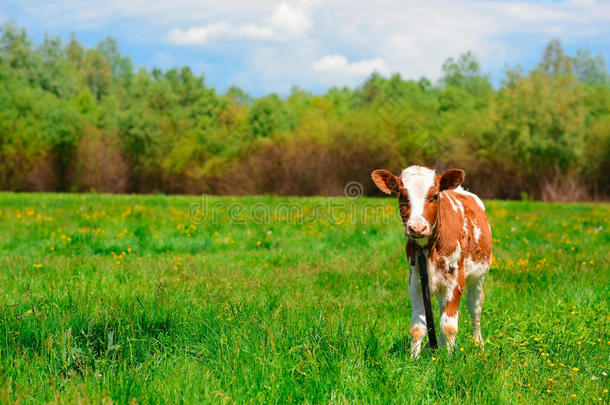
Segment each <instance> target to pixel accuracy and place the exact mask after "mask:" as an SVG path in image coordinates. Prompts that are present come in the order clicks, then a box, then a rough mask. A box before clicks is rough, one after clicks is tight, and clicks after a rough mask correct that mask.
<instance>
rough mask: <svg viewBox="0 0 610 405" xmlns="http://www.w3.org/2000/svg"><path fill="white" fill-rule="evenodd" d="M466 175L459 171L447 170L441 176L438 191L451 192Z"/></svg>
mask: <svg viewBox="0 0 610 405" xmlns="http://www.w3.org/2000/svg"><path fill="white" fill-rule="evenodd" d="M464 177H466V173H464V171H463V170H461V169H449V170H447V171H446V172H445V173H443V174H442V175H441V180H440V187H441V190H440V191H445V190H453V189H454V188H456V187H457V186H459V185H460V184H462V182H463V181H464Z"/></svg>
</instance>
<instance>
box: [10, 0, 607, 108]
mask: <svg viewBox="0 0 610 405" xmlns="http://www.w3.org/2000/svg"><path fill="white" fill-rule="evenodd" d="M96 3H97V4H94V3H93V4H92V2H86V1H77V0H66V1H61V2H58V1H49V0H47V1H42V0H19V1H17V0H0V21H4V20H7V19H13V20H15V21H17V22H18V24H20V25H21V26H23V27H25V28H26V29H27V31H28V33H29V35H30V36H31V37H33V38H34V40H35V41H36V42H37V43H39V42H40V41H42V39H43V38H44V35H45V33H47V34H49V35H51V36H60V37H62V38H64V39H67V38H68V37H69V35H70V33H71V32H74V33H75V34H76V35H77V37H78V38H79V39H80V41H81V42H82V43H83V44H85V45H86V46H94V45H95V44H96V43H97V42H98V41H99V40H100V39H102V38H104V37H106V36H108V35H110V36H112V37H113V38H115V39H116V40H118V42H119V44H120V47H121V51H122V52H123V53H124V54H128V55H130V56H131V57H132V59H133V61H134V63H135V64H136V65H137V66H145V67H147V68H151V67H154V66H157V67H160V68H163V69H168V68H171V67H175V66H184V65H188V66H190V67H191V68H192V69H193V70H194V71H195V72H196V73H198V74H201V73H203V74H205V77H206V81H207V83H208V84H210V85H212V86H214V87H216V88H217V89H219V90H220V91H222V90H224V89H226V87H227V86H229V85H231V84H236V85H238V86H240V87H242V88H243V89H244V90H246V91H247V92H249V93H251V94H252V95H255V96H258V95H261V94H265V93H269V92H277V93H280V94H283V95H285V94H287V93H288V92H289V91H290V88H291V86H292V85H297V86H300V87H302V88H304V89H307V90H311V91H313V92H322V91H324V90H326V89H327V88H329V87H331V86H333V85H339V86H342V85H348V86H357V85H359V84H360V83H362V82H363V81H364V80H365V79H366V77H367V76H368V75H369V74H370V73H371V72H372V71H374V70H375V71H378V72H379V73H381V74H383V75H389V74H391V73H394V72H399V73H400V74H401V75H402V76H403V77H405V78H413V79H418V78H419V77H421V76H426V77H428V78H430V79H432V80H435V79H437V78H438V77H439V74H440V68H441V65H442V63H443V61H444V60H445V59H446V58H448V57H450V56H458V55H459V54H460V53H463V52H466V51H469V50H470V51H473V52H474V53H475V54H476V55H477V56H478V58H479V60H480V61H481V65H482V68H483V70H484V71H485V72H486V73H489V74H490V75H491V77H492V79H493V81H494V83H496V84H497V83H499V81H500V80H501V78H502V77H503V71H504V69H505V68H506V67H507V66H514V65H516V64H519V65H521V66H522V67H523V68H525V69H530V68H532V67H533V66H535V64H536V63H537V62H538V61H539V59H540V56H541V54H542V51H543V48H544V46H545V45H546V43H548V41H549V40H550V39H552V38H559V39H560V40H561V41H562V43H563V45H564V47H565V49H566V51H567V52H568V53H569V54H574V53H575V52H576V50H577V49H579V48H588V49H590V50H591V51H592V52H593V53H594V54H602V55H604V57H605V58H606V60H607V61H609V60H610V1H595V0H567V1H525V0H520V1H519V0H516V1H513V0H497V1H480V0H451V1H449V0H430V1H410V0H402V1H395V0H375V1H371V0H367V1H362V0H329V1H319V0H297V1H267V0H260V1H252V0H249V1H243V0H230V1H207V0H156V1H152V0H105V1H100V2H96Z"/></svg>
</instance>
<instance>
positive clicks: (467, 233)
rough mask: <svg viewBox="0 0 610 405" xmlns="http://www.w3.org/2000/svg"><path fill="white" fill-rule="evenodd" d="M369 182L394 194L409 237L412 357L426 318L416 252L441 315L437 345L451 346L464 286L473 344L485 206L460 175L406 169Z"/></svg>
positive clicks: (486, 244) (484, 267) (486, 235)
mask: <svg viewBox="0 0 610 405" xmlns="http://www.w3.org/2000/svg"><path fill="white" fill-rule="evenodd" d="M371 176H372V178H373V181H374V182H375V184H376V185H377V187H379V189H380V190H381V191H383V192H384V193H386V194H394V195H397V196H398V204H399V208H400V215H401V217H402V222H403V224H404V226H405V235H406V236H407V237H408V242H407V246H406V252H407V258H408V260H409V263H410V267H411V274H410V277H409V297H410V298H411V306H412V318H411V337H412V340H411V357H412V358H417V357H418V356H419V351H420V348H421V343H422V340H423V338H424V336H425V335H426V330H427V328H426V317H425V313H424V303H423V297H422V289H421V281H420V277H419V269H418V267H417V263H416V260H415V250H416V249H417V247H418V246H419V247H421V248H422V249H423V252H424V254H425V256H426V258H427V264H428V266H427V267H428V280H429V281H428V282H429V287H430V289H429V291H430V293H435V294H436V297H437V299H438V306H439V310H440V312H441V318H440V328H441V336H440V342H441V344H445V345H447V347H448V349H449V350H451V348H452V347H453V346H454V345H455V339H456V335H457V330H458V307H459V305H460V299H461V298H462V293H464V289H465V287H466V286H468V312H470V317H471V319H472V329H473V330H472V333H473V339H474V340H475V342H477V343H478V344H480V345H481V346H482V345H483V338H482V337H481V325H480V322H481V308H482V304H483V279H484V278H485V275H486V274H487V271H488V270H489V267H490V265H491V227H490V225H489V221H488V220H487V216H486V215H485V206H484V205H483V202H482V201H481V200H480V199H479V197H477V196H476V195H474V194H472V193H470V192H468V191H466V190H464V189H463V188H462V187H460V184H462V181H464V171H463V170H459V169H451V170H447V171H446V172H445V173H443V174H442V175H440V176H439V175H437V174H436V172H435V171H434V170H431V169H428V168H425V167H420V166H411V167H409V168H407V169H404V170H403V171H402V173H401V175H400V176H394V175H393V174H392V173H391V172H389V171H387V170H375V171H374V172H373V173H372V174H371Z"/></svg>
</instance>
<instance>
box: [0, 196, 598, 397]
mask: <svg viewBox="0 0 610 405" xmlns="http://www.w3.org/2000/svg"><path fill="white" fill-rule="evenodd" d="M486 204H487V210H488V215H489V217H490V220H491V224H492V230H493V236H494V263H493V266H492V270H491V272H490V274H489V275H488V277H487V279H486V282H485V295H486V297H485V303H484V306H483V316H482V330H483V336H484V339H485V344H486V346H485V351H484V352H481V350H480V349H479V348H478V347H477V346H475V344H474V343H473V342H472V341H471V339H470V332H471V328H470V320H469V317H468V315H467V311H465V307H464V306H462V308H460V330H459V332H458V342H457V346H456V349H455V351H454V352H453V353H451V354H448V353H447V352H446V351H443V350H441V351H438V352H435V353H431V352H429V351H427V350H426V351H423V352H422V356H421V358H420V359H419V360H417V361H411V360H410V359H409V349H408V348H409V341H410V336H409V326H410V304H409V300H408V291H407V276H408V265H407V262H406V260H405V255H404V244H405V239H404V236H403V229H402V225H401V224H400V221H399V218H398V215H397V212H396V210H395V208H396V207H395V205H396V202H395V201H394V199H390V198H388V199H381V198H377V199H375V198H357V199H348V198H337V199H332V200H330V199H326V198H279V197H237V198H231V197H211V198H209V199H206V200H205V201H203V202H202V199H201V198H198V197H181V196H172V197H168V196H163V195H159V196H120V195H97V194H86V195H79V194H14V193H2V194H0V250H1V252H2V254H1V255H0V288H1V291H2V294H0V308H2V311H1V314H0V319H1V321H0V401H1V402H3V403H13V402H17V403H43V402H44V403H49V402H50V403H66V402H78V403H87V402H104V403H108V402H110V400H111V401H112V402H116V403H200V402H208V403H210V402H211V403H219V402H220V403H223V402H226V403H236V402H237V403H242V402H255V403H258V402H265V403H267V402H298V403H303V402H307V403H326V402H341V403H345V402H347V403H354V402H366V403H388V402H399V403H405V402H406V403H458V402H463V401H467V402H469V403H490V404H497V403H528V404H530V403H566V402H573V403H608V402H609V394H608V388H610V381H609V379H608V373H610V334H609V330H610V311H609V309H610V308H609V307H610V290H609V288H610V271H609V262H610V253H609V249H608V247H609V246H610V230H609V225H610V224H609V218H610V205H608V204H545V203H538V202H514V201H513V202H508V201H487V202H486ZM199 205H202V206H205V207H206V210H205V212H206V213H207V215H206V216H205V217H203V216H202V215H201V212H199V211H200V208H201V207H200V206H199ZM433 302H434V303H435V302H436V300H433ZM463 304H465V302H463ZM435 315H436V317H437V319H438V310H437V309H436V303H435Z"/></svg>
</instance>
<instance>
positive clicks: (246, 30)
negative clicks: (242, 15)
mask: <svg viewBox="0 0 610 405" xmlns="http://www.w3.org/2000/svg"><path fill="white" fill-rule="evenodd" d="M275 36H276V33H275V32H274V31H273V30H272V29H271V28H269V27H260V26H257V25H253V24H248V25H238V26H235V25H232V24H228V23H218V24H212V25H208V26H205V27H199V28H197V27H195V28H189V29H188V30H185V31H183V30H180V29H177V28H175V29H173V30H171V31H170V32H169V33H168V34H167V40H168V41H169V42H170V43H173V44H176V45H200V44H204V43H206V42H211V41H214V40H216V39H242V38H243V39H273V38H274V37H275Z"/></svg>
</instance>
